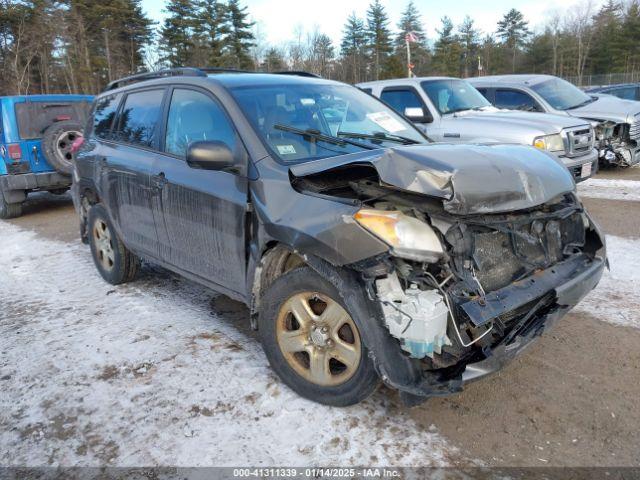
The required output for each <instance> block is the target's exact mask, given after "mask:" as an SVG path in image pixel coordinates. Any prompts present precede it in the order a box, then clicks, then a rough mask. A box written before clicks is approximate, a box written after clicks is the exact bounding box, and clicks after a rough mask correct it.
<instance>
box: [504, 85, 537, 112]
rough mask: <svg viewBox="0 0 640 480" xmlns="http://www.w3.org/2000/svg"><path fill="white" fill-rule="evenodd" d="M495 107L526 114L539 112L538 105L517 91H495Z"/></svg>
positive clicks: (528, 96) (529, 96)
mask: <svg viewBox="0 0 640 480" xmlns="http://www.w3.org/2000/svg"><path fill="white" fill-rule="evenodd" d="M495 105H496V107H499V108H506V109H509V110H525V111H528V112H539V111H540V107H539V106H538V103H537V102H536V101H535V100H534V99H533V98H532V97H531V95H527V94H526V93H523V92H518V91H517V90H496V101H495Z"/></svg>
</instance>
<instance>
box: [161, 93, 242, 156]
mask: <svg viewBox="0 0 640 480" xmlns="http://www.w3.org/2000/svg"><path fill="white" fill-rule="evenodd" d="M199 140H215V141H219V142H224V143H225V144H227V146H228V147H229V148H230V149H231V150H234V149H235V144H236V133H235V129H234V128H233V125H232V124H231V121H230V120H229V119H228V118H227V115H226V114H225V113H224V111H223V110H222V107H221V106H220V105H219V104H218V102H216V101H215V100H213V99H212V98H211V97H209V96H208V95H205V94H204V93H200V92H197V91H195V90H187V89H175V90H174V91H173V95H172V97H171V105H170V107H169V117H168V119H167V133H166V137H165V151H166V152H167V153H172V154H174V155H178V156H180V157H184V156H185V155H186V153H187V147H188V146H189V144H190V143H191V142H195V141H199Z"/></svg>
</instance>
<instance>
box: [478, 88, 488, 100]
mask: <svg viewBox="0 0 640 480" xmlns="http://www.w3.org/2000/svg"><path fill="white" fill-rule="evenodd" d="M476 90H478V91H479V92H480V93H481V94H482V96H483V97H484V98H486V99H487V100H489V89H488V88H478V87H476Z"/></svg>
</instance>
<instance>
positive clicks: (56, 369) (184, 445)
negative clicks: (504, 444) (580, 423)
mask: <svg viewBox="0 0 640 480" xmlns="http://www.w3.org/2000/svg"><path fill="white" fill-rule="evenodd" d="M0 238H2V248H1V249H0V291H1V292H2V297H0V465H3V466H19V465H28V466H38V465H55V466H57V465H60V466H69V465H118V466H140V465H159V466H163V465H172V466H203V465H216V466H224V465H227V466H237V465H255V466H258V465H310V464H317V465H346V464H356V465H363V464H374V465H394V466H409V465H446V464H448V463H450V461H451V459H452V458H454V457H455V456H456V455H458V454H457V450H456V449H455V448H454V447H452V446H450V445H447V443H446V442H445V441H444V440H443V439H442V438H441V437H440V436H439V435H438V434H437V432H435V427H433V428H431V429H426V430H425V429H421V428H420V427H419V426H418V425H417V424H416V423H415V422H414V421H413V420H411V419H410V418H409V417H408V415H407V414H406V411H405V410H403V409H401V408H399V407H398V406H397V405H396V404H395V402H394V401H392V400H391V399H390V398H391V397H390V395H389V394H388V392H385V391H383V392H379V393H376V394H375V395H374V396H373V397H372V398H371V399H370V400H367V401H366V402H364V403H362V404H360V405H358V406H354V407H350V408H345V409H338V408H329V407H324V406H321V405H318V404H315V403H313V402H310V401H307V400H304V399H302V398H300V397H298V396H297V395H296V394H294V393H293V392H292V391H290V390H289V389H288V388H287V387H286V386H284V385H283V384H282V383H281V382H280V381H279V380H278V379H277V378H276V377H275V375H274V374H273V373H272V371H271V370H270V369H269V367H268V364H267V360H266V358H265V356H264V354H263V353H262V350H261V348H260V346H259V344H258V342H257V341H256V340H255V339H254V338H253V337H252V336H251V334H250V333H249V332H248V331H247V330H246V328H244V326H245V325H246V323H247V312H246V309H244V308H243V307H241V306H239V305H238V304H236V303H234V302H230V301H227V302H226V305H227V309H226V311H221V309H220V308H219V307H216V304H217V302H218V301H221V302H223V303H224V297H220V296H217V295H216V294H214V293H212V292H211V291H209V290H206V289H204V288H201V287H199V286H197V285H194V284H193V283H190V282H187V281H185V280H181V279H179V278H177V277H175V276H173V275H170V274H167V273H166V272H164V271H161V272H158V271H151V272H149V271H148V270H147V274H146V275H143V277H142V279H141V280H139V281H137V282H134V283H132V284H129V285H125V286H119V287H112V286H110V285H108V284H106V283H105V282H104V281H103V280H102V279H101V278H100V277H99V275H98V273H97V271H96V270H95V268H94V266H93V263H92V261H91V257H90V253H89V249H88V247H86V246H84V245H80V244H66V243H62V242H55V241H51V240H46V239H42V238H40V237H37V236H36V235H35V234H34V233H31V232H27V231H24V230H20V229H18V228H17V227H14V226H12V225H10V224H7V223H4V222H0ZM212 297H213V302H214V303H213V305H214V306H213V307H212ZM229 305H230V307H229ZM216 310H217V311H216ZM222 310H224V309H222ZM233 317H235V320H238V321H240V322H241V325H242V326H239V325H237V324H234V322H233V321H231V320H230V318H232V319H234V318H233Z"/></svg>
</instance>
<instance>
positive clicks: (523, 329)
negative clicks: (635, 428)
mask: <svg viewBox="0 0 640 480" xmlns="http://www.w3.org/2000/svg"><path fill="white" fill-rule="evenodd" d="M211 72H212V70H203V69H188V68H185V69H176V70H169V71H161V72H155V73H150V74H146V75H138V76H134V77H131V78H126V79H123V80H120V81H116V82H114V83H113V84H112V85H110V87H109V88H108V89H107V91H106V92H104V93H103V94H101V95H100V96H98V97H97V99H96V101H95V108H94V110H93V114H92V118H91V120H90V122H89V124H88V125H90V127H88V131H87V134H86V136H85V142H84V144H83V145H82V147H81V148H80V151H79V152H78V155H77V160H76V162H75V170H74V183H73V187H72V194H73V199H74V204H75V206H76V208H77V211H78V214H79V218H80V224H81V232H82V236H83V239H85V240H86V241H87V242H88V243H89V244H90V246H91V254H92V256H93V260H94V263H95V265H96V268H97V270H98V272H99V273H100V275H102V277H103V278H104V279H105V280H106V281H107V282H110V283H112V284H119V283H122V282H126V281H129V280H131V279H133V278H134V277H135V274H136V271H137V268H138V265H139V261H140V258H145V259H148V260H150V261H151V262H154V263H157V264H160V265H162V266H164V267H166V268H168V269H169V270H172V271H174V272H176V273H178V274H181V275H184V276H186V277H187V278H190V279H192V280H194V281H197V282H200V283H202V284H203V285H206V286H209V287H211V288H213V289H215V290H218V291H220V292H222V293H225V294H227V295H229V296H231V297H232V298H235V299H237V300H239V301H242V302H244V303H246V304H247V305H248V306H249V311H250V317H251V319H252V325H253V327H254V328H257V329H258V330H259V334H260V339H261V342H262V345H263V348H264V350H265V352H266V356H267V358H268V360H269V362H270V364H271V366H272V367H273V369H274V370H275V371H276V372H277V373H278V375H279V376H280V377H281V378H282V379H283V381H284V382H285V383H286V384H287V385H289V386H290V387H291V388H292V389H293V390H295V391H296V392H298V393H299V394H300V395H303V396H305V397H307V398H310V399H312V400H314V401H317V402H320V403H326V404H331V405H340V406H344V405H349V404H353V403H356V402H358V401H360V400H362V399H364V398H366V397H367V396H368V395H370V394H371V393H372V392H373V391H374V390H375V388H376V387H377V386H378V385H379V383H380V382H381V381H383V382H385V383H386V384H387V385H389V386H391V387H393V388H396V389H399V390H400V391H401V396H402V398H403V399H404V400H405V401H406V402H407V403H413V404H415V403H417V402H420V401H422V400H424V399H425V398H426V397H429V396H434V395H444V394H448V393H452V392H457V391H459V390H461V389H462V387H463V384H464V383H465V382H467V381H471V380H476V379H478V378H481V377H482V376H484V375H487V374H489V373H491V372H494V371H496V370H498V369H499V368H501V366H502V365H504V364H505V363H507V362H508V360H510V359H512V358H513V357H514V356H516V355H517V354H518V353H519V352H521V351H522V350H523V349H524V348H525V347H526V346H527V344H529V343H530V342H531V341H532V340H533V339H534V338H536V337H538V336H539V335H540V334H541V333H542V332H543V331H544V330H545V329H546V328H548V327H550V326H551V325H552V324H553V323H554V322H555V321H557V320H558V319H560V318H561V317H562V316H563V315H564V314H566V313H567V312H568V311H569V310H570V308H571V307H573V306H574V305H575V304H576V303H578V302H579V301H580V300H581V299H582V298H583V296H584V295H586V294H587V293H588V292H589V291H590V290H591V289H592V288H594V286H595V285H596V284H597V283H598V281H599V279H600V277H601V275H602V272H603V269H604V266H605V263H606V251H605V245H604V237H603V235H602V234H601V233H600V231H599V229H598V226H597V225H596V224H595V223H594V222H593V221H592V220H591V218H590V217H589V215H588V214H587V212H586V211H585V210H584V208H583V206H582V204H581V202H580V200H579V198H578V197H577V195H576V191H575V190H576V186H575V183H574V181H573V178H572V176H571V175H570V173H569V172H568V171H567V169H566V168H564V166H563V165H562V164H561V163H560V162H559V161H558V160H557V159H556V158H555V157H553V156H551V155H549V154H547V153H544V152H542V151H539V150H536V149H535V148H531V147H525V146H521V145H498V144H492V145H450V144H430V143H429V142H428V140H427V138H426V137H425V136H424V135H423V134H422V133H421V132H420V131H419V130H418V129H417V128H416V127H415V126H414V125H413V124H412V123H411V122H409V121H408V120H406V119H405V118H403V117H402V116H401V115H399V114H397V113H396V112H395V111H393V110H392V109H391V108H389V107H387V106H386V105H385V104H383V103H382V102H380V101H379V100H377V99H376V98H374V97H372V96H370V95H367V94H365V93H364V92H362V91H360V90H358V89H357V88H354V87H352V86H350V85H345V84H341V83H338V82H334V81H330V80H325V79H319V78H309V76H301V75H300V74H297V75H291V74H288V75H283V74H257V73H237V72H236V73H221V72H220V71H219V70H216V71H215V72H217V73H215V74H212V73H211ZM185 314H188V312H185ZM126 334H127V332H123V335H126ZM247 381H250V379H249V378H247ZM212 394H214V395H215V392H212Z"/></svg>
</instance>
